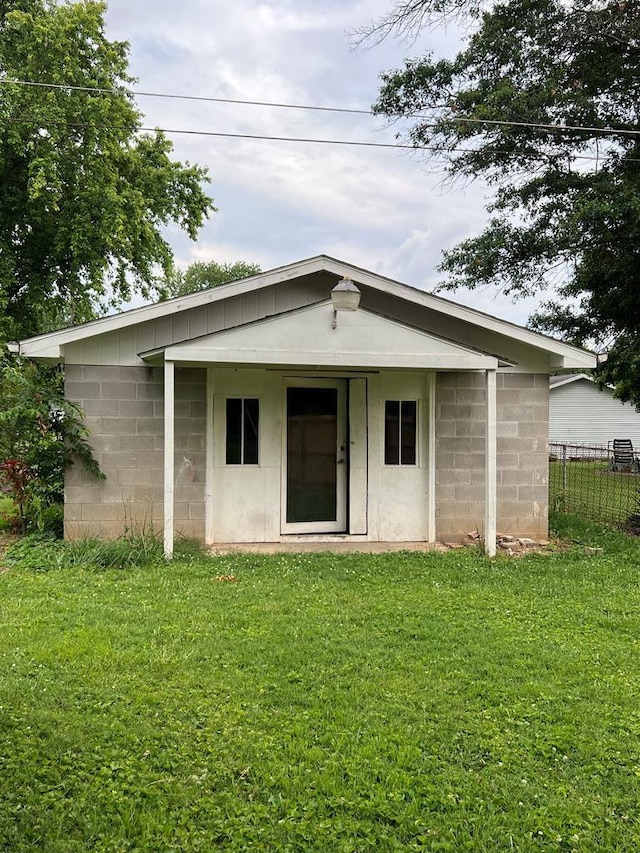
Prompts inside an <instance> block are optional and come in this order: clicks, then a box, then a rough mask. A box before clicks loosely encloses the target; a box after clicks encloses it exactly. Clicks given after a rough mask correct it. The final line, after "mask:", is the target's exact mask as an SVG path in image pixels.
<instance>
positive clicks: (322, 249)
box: [107, 0, 526, 319]
mask: <svg viewBox="0 0 640 853" xmlns="http://www.w3.org/2000/svg"><path fill="white" fill-rule="evenodd" d="M389 5H390V0H325V2H323V3H322V4H319V3H318V2H317V0H235V2H233V3H227V2H222V0H182V2H181V3H180V4H176V3H175V2H174V0H136V2H135V3H132V2H131V0H110V3H109V7H108V12H107V32H108V35H109V36H110V37H111V38H119V39H126V40H128V41H129V42H130V45H131V51H130V60H131V62H130V64H131V72H132V74H134V75H135V76H137V77H138V78H139V82H138V84H137V86H136V88H137V89H138V90H143V91H151V92H165V93H179V94H191V95H198V96H211V97H218V98H235V99H241V100H256V101H269V102H284V103H296V104H315V105H325V106H341V107H350V108H359V109H368V108H369V105H370V104H371V103H372V102H373V101H374V100H375V98H376V95H377V90H378V85H379V80H378V75H379V72H380V71H381V70H382V69H388V68H392V67H397V66H399V65H401V64H402V60H403V57H404V56H405V55H408V54H413V55H415V54H419V53H422V52H424V51H425V50H426V48H427V47H429V46H432V47H435V48H436V49H437V52H438V53H440V54H442V53H443V52H444V53H445V54H448V55H451V54H452V53H453V52H454V50H455V45H456V44H457V36H456V33H455V31H454V30H450V31H448V32H444V31H442V30H438V31H437V32H435V33H426V34H424V35H423V37H422V38H421V41H420V42H419V43H418V44H416V45H414V46H412V47H411V46H407V45H398V44H397V43H395V42H394V41H393V40H392V39H387V40H386V41H384V42H383V43H382V44H381V45H379V46H378V47H376V48H373V49H358V50H353V49H352V44H351V42H350V40H349V38H348V36H347V32H348V31H353V30H355V29H357V28H358V27H361V26H362V25H367V24H368V23H370V22H371V20H372V19H376V18H378V17H379V16H380V15H382V14H383V13H384V12H385V11H386V10H387V9H388V8H389ZM138 103H139V105H140V108H141V110H143V112H144V113H145V124H148V125H150V126H160V127H165V128H173V129H184V130H198V131H205V132H223V133H241V134H256V135H265V136H296V137H313V138H324V139H342V140H362V141H371V142H393V141H394V133H395V130H394V128H393V127H391V128H385V127H384V122H383V120H382V119H380V118H377V117H372V116H367V115H364V116H354V115H349V114H339V113H331V112H308V111H303V110H283V109H277V108H267V107H260V106H248V105H231V104H219V103H207V102H205V101H186V100H180V99H159V98H150V97H139V98H138ZM171 139H172V141H173V142H174V149H175V156H176V157H177V158H178V159H181V160H189V161H190V162H195V163H198V164H200V165H206V166H207V167H208V168H209V170H210V176H211V186H210V192H211V194H212V195H213V196H214V198H215V200H216V204H217V206H218V207H219V213H217V214H214V215H213V216H212V218H211V220H210V221H209V222H208V223H207V225H206V227H205V228H204V229H203V231H202V233H201V237H200V239H199V241H198V243H197V244H195V245H193V244H191V243H189V241H188V240H187V239H186V238H185V237H184V235H183V234H181V233H180V232H179V231H178V230H177V229H176V228H170V229H169V231H168V234H169V239H170V240H171V243H172V245H173V246H174V250H175V253H176V260H177V262H178V263H179V264H180V265H182V266H184V265H186V264H187V263H190V262H191V261H193V260H209V259H211V258H213V259H216V260H219V261H235V260H240V259H242V260H248V261H253V262H257V263H259V264H261V266H262V267H263V268H264V269H267V268H269V267H271V266H277V265H279V264H283V263H288V262H291V261H294V260H297V259H299V258H303V257H308V256H311V255H315V254H319V253H326V254H330V255H334V256H337V257H341V258H342V259H344V260H346V261H351V262H353V263H356V264H358V265H361V266H364V267H368V268H371V269H373V270H375V271H378V272H380V273H383V274H386V275H390V276H392V277H394V278H396V279H399V280H401V281H406V282H407V283H409V284H413V285H415V286H418V287H424V288H427V289H430V288H432V287H433V286H434V285H435V284H436V282H437V281H438V280H439V275H438V273H437V272H436V271H435V267H436V266H437V264H438V263H439V261H440V257H441V252H442V249H444V248H447V247H451V246H453V245H455V243H456V242H458V241H459V240H460V239H463V238H465V237H468V236H472V235H473V234H476V233H479V231H480V230H481V229H482V227H483V223H484V222H485V221H486V214H485V213H484V209H483V205H484V201H485V199H484V195H485V193H486V190H485V188H484V187H483V186H482V185H480V184H478V185H474V186H472V187H468V188H467V189H466V190H465V191H464V192H462V191H460V192H458V191H449V192H443V191H442V188H441V186H440V180H439V176H438V174H436V173H431V172H429V171H428V169H427V166H426V164H425V163H423V162H421V161H420V160H419V159H418V157H417V156H415V155H407V154H402V153H399V152H398V151H392V150H385V149H373V148H371V149H369V148H356V147H349V146H338V145H317V144H302V143H287V142H275V141H258V140H245V139H227V138H219V137H210V136H205V135H202V136H200V135H180V134H175V135H171ZM464 299H467V297H466V296H465V297H464ZM469 299H472V300H477V301H478V302H480V303H482V304H483V305H484V306H486V308H487V310H488V311H490V312H492V311H495V312H496V313H498V312H501V316H505V312H507V313H508V312H509V311H511V310H512V309H511V307H510V304H509V303H505V302H504V300H500V299H499V298H498V299H494V298H493V297H492V296H490V295H489V294H484V295H480V294H473V296H471V297H469ZM483 310H484V308H483ZM518 316H520V314H519V315H518ZM522 319H526V314H524V313H522Z"/></svg>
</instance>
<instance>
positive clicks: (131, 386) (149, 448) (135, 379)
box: [65, 364, 206, 539]
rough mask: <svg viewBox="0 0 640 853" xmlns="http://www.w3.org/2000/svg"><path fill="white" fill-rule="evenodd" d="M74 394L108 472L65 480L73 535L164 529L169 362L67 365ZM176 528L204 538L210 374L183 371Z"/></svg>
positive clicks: (71, 473)
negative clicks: (159, 364)
mask: <svg viewBox="0 0 640 853" xmlns="http://www.w3.org/2000/svg"><path fill="white" fill-rule="evenodd" d="M65 373H66V395H67V397H68V398H69V399H70V400H73V401H74V402H77V403H78V404H79V405H80V406H81V407H82V409H83V411H84V414H85V423H86V426H87V427H88V429H89V430H90V436H89V442H90V444H91V446H92V447H93V449H94V453H95V456H96V458H97V460H98V462H99V464H100V467H101V468H102V471H103V472H104V474H105V475H106V480H98V479H96V478H95V477H93V476H92V475H90V474H89V473H88V472H87V471H86V470H84V468H83V467H82V466H81V465H79V464H78V465H74V466H73V467H72V468H70V469H69V470H68V471H67V474H66V477H65V536H66V537H68V538H70V539H79V538H84V537H89V536H97V537H100V538H105V539H107V538H108V539H115V538H117V537H118V536H122V535H123V534H124V533H125V532H127V531H132V532H137V533H140V532H149V531H155V532H157V533H161V532H162V526H163V492H164V482H163V479H164V380H163V369H162V368H161V367H132V366H126V367H122V366H120V367H116V366H98V365H73V364H70V365H67V367H66V371H65ZM175 381H176V388H175V397H176V402H175V416H176V421H175V471H176V479H175V487H176V489H175V530H176V534H177V535H184V536H187V537H195V538H199V539H204V479H205V461H204V456H205V454H204V442H205V393H206V371H205V370H203V369H191V368H188V369H177V370H176V380H175Z"/></svg>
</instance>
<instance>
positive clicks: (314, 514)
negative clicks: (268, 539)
mask: <svg viewBox="0 0 640 853" xmlns="http://www.w3.org/2000/svg"><path fill="white" fill-rule="evenodd" d="M337 445H338V390H337V388H319V387H316V388H287V513H286V519H287V523H299V522H317V521H336V519H337V473H336V464H337Z"/></svg>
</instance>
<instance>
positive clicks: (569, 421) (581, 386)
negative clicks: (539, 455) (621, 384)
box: [549, 379, 640, 449]
mask: <svg viewBox="0 0 640 853" xmlns="http://www.w3.org/2000/svg"><path fill="white" fill-rule="evenodd" d="M614 438H630V439H631V441H632V442H633V446H634V447H637V448H639V449H640V413H638V412H636V410H635V408H634V407H633V406H630V405H628V404H626V403H621V402H620V400H616V399H615V398H614V396H613V394H612V393H611V391H610V390H608V389H606V388H605V390H604V391H599V390H598V388H597V387H596V385H595V384H594V383H593V382H591V381H589V380H588V379H578V380H576V381H575V382H570V383H568V384H566V385H561V386H559V387H556V388H552V389H551V393H550V400H549V440H550V441H559V442H567V443H570V444H599V445H603V446H606V445H607V444H608V442H610V441H613V439H614Z"/></svg>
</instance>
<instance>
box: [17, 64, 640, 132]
mask: <svg viewBox="0 0 640 853" xmlns="http://www.w3.org/2000/svg"><path fill="white" fill-rule="evenodd" d="M0 84H12V85H16V86H32V87H38V88H43V89H65V90H68V91H71V92H91V93H95V94H101V95H123V94H131V95H135V96H137V97H145V98H166V99H171V100H183V101H201V102H202V101H204V102H209V103H217V104H236V105H240V106H254V107H276V108H278V109H286V110H310V111H318V112H328V113H347V114H352V115H368V116H375V115H379V114H378V113H374V112H373V111H372V110H359V109H350V108H347V107H321V106H317V105H310V104H288V103H280V102H277V101H249V100H241V99H238V98H215V97H208V96H204V95H177V94H171V93H167V92H145V91H142V90H137V89H131V90H126V89H102V88H97V87H92V86H71V85H67V84H64V83H39V82H35V81H33V80H11V79H9V78H7V77H3V78H0ZM446 108H447V105H446V104H435V105H434V106H433V108H432V109H446ZM421 116H422V113H419V112H418V113H407V114H406V115H405V116H399V118H420V117H421ZM442 122H447V123H452V124H455V123H458V122H462V123H465V124H484V125H492V126H497V127H523V128H530V129H534V130H549V131H552V132H555V133H563V132H567V131H571V132H576V133H600V134H604V135H608V134H612V135H616V136H620V135H623V136H640V129H637V130H630V129H625V128H614V127H591V126H589V125H572V124H545V123H544V122H526V121H507V120H502V119H485V118H472V117H464V116H454V117H452V118H450V119H441V120H440V122H439V123H442ZM426 126H429V127H434V126H435V124H433V123H432V124H426Z"/></svg>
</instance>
